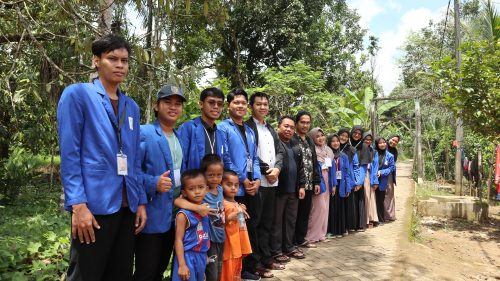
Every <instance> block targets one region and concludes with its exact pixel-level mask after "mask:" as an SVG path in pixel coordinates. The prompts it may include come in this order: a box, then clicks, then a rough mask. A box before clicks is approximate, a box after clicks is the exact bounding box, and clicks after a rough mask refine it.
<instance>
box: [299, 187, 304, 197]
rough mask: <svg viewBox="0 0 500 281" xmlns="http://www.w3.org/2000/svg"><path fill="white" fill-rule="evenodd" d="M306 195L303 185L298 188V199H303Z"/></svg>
mask: <svg viewBox="0 0 500 281" xmlns="http://www.w3.org/2000/svg"><path fill="white" fill-rule="evenodd" d="M304 197H306V189H305V188H304V187H301V188H299V199H304Z"/></svg>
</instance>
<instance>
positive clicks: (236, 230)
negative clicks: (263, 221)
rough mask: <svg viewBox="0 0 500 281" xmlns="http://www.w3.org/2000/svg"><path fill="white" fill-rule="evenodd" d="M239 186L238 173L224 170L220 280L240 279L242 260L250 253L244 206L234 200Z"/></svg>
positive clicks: (231, 280)
mask: <svg viewBox="0 0 500 281" xmlns="http://www.w3.org/2000/svg"><path fill="white" fill-rule="evenodd" d="M239 186H240V183H239V180H238V174H237V173H236V172H234V171H230V170H225V171H224V174H223V177H222V187H223V189H224V212H225V214H226V241H225V243H224V257H223V262H222V275H221V279H220V280H221V281H233V280H240V276H241V268H242V261H243V258H244V257H245V256H247V255H248V254H251V253H252V247H251V246H250V240H249V238H248V232H247V227H246V224H245V218H248V214H247V212H246V211H245V206H244V205H240V204H239V203H238V202H236V201H235V200H234V197H235V196H236V194H237V192H238V188H239Z"/></svg>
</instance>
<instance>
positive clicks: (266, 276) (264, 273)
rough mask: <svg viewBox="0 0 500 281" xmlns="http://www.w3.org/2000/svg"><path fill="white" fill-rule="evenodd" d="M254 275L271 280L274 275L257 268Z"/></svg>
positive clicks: (266, 270) (264, 269) (267, 270)
mask: <svg viewBox="0 0 500 281" xmlns="http://www.w3.org/2000/svg"><path fill="white" fill-rule="evenodd" d="M254 274H255V275H258V276H260V277H261V278H273V277H274V274H273V273H272V272H271V271H270V270H269V269H266V268H262V267H260V268H257V272H255V273H254Z"/></svg>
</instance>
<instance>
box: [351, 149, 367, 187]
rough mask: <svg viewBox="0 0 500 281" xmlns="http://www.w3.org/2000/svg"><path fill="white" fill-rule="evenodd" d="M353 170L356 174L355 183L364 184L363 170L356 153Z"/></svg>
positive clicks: (356, 184)
mask: <svg viewBox="0 0 500 281" xmlns="http://www.w3.org/2000/svg"><path fill="white" fill-rule="evenodd" d="M352 167H353V169H352V171H353V174H354V185H355V186H358V185H363V181H364V179H363V178H361V172H360V167H359V161H358V155H356V154H354V157H353V158H352Z"/></svg>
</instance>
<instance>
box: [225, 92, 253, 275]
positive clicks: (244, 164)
mask: <svg viewBox="0 0 500 281" xmlns="http://www.w3.org/2000/svg"><path fill="white" fill-rule="evenodd" d="M227 103H228V111H229V116H230V118H229V119H226V120H224V121H222V122H221V123H220V124H219V125H218V128H219V129H220V130H221V131H222V133H223V134H222V135H223V141H224V152H223V153H222V158H223V160H224V167H225V168H226V169H229V170H232V171H235V172H236V173H238V178H239V181H240V188H239V190H238V193H237V194H236V196H237V197H236V200H237V201H238V202H241V203H245V205H246V206H247V208H248V209H255V208H256V206H253V204H256V202H257V201H258V200H253V196H255V195H256V194H257V193H258V191H259V187H260V176H261V174H260V164H259V157H258V155H257V144H256V139H255V134H254V131H253V130H252V129H251V128H250V127H249V126H248V125H247V124H246V123H244V122H243V117H245V115H246V113H247V105H248V95H247V93H246V92H245V91H244V90H243V89H233V90H232V91H231V92H230V93H229V94H228V95H227ZM241 279H245V280H260V277H259V276H257V275H255V274H253V273H251V272H248V271H244V272H243V273H242V274H241Z"/></svg>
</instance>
